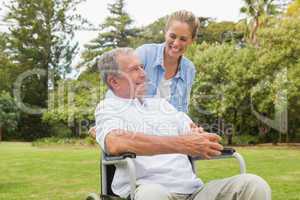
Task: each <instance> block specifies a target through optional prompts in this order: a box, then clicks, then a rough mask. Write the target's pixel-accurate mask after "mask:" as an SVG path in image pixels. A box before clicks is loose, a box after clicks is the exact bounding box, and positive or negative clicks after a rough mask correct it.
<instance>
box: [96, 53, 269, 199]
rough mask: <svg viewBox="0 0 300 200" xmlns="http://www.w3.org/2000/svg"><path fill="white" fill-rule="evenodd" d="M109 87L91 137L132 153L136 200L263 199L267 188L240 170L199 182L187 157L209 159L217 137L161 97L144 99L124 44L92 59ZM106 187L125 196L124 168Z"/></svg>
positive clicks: (140, 73)
mask: <svg viewBox="0 0 300 200" xmlns="http://www.w3.org/2000/svg"><path fill="white" fill-rule="evenodd" d="M98 67H99V69H100V72H101V77H102V80H103V81H104V82H105V83H106V84H107V86H108V87H109V89H110V90H109V91H108V93H107V94H106V97H105V99H104V100H103V101H101V102H100V103H99V105H98V106H97V108H96V112H95V115H96V138H97V141H98V143H99V144H100V145H101V147H102V149H103V150H104V151H105V152H107V153H108V154H110V155H119V154H122V153H125V152H132V153H135V154H136V155H137V157H136V159H135V160H134V162H135V165H136V176H137V189H136V191H135V199H136V200H216V199H219V200H221V199H222V200H223V199H224V200H229V199H230V200H234V199H240V200H269V199H271V190H270V188H269V186H268V184H267V183H266V182H265V181H264V180H263V179H262V178H260V177H258V176H255V175H251V174H244V175H238V176H234V177H230V178H227V179H222V180H215V181H212V182H209V183H207V184H204V183H203V182H202V181H201V179H199V178H197V177H196V175H195V174H194V172H193V170H192V166H191V163H190V161H189V159H188V156H187V155H190V156H201V157H203V158H206V159H209V158H211V157H212V156H217V155H220V151H221V150H222V149H223V147H222V146H221V145H220V144H219V143H218V142H219V140H220V137H219V136H218V135H215V134H211V133H206V132H203V130H201V128H197V127H195V125H192V124H193V123H192V120H191V119H190V118H189V117H188V116H187V115H186V114H185V113H182V112H178V111H177V110H176V109H175V108H174V107H173V106H172V105H170V104H169V103H168V102H167V101H165V100H163V99H160V98H146V97H144V93H145V90H146V88H145V81H146V75H145V72H144V70H143V66H142V65H141V63H140V61H139V59H138V57H137V56H136V55H135V53H134V51H133V50H132V49H130V48H119V49H115V50H112V51H110V52H107V53H104V54H103V55H102V56H101V58H100V59H99V60H98ZM112 189H113V191H114V193H116V194H118V195H119V196H121V197H124V198H126V197H128V195H129V191H130V186H129V177H128V174H127V173H126V170H125V169H123V168H120V167H118V166H117V169H116V173H115V176H114V180H113V184H112Z"/></svg>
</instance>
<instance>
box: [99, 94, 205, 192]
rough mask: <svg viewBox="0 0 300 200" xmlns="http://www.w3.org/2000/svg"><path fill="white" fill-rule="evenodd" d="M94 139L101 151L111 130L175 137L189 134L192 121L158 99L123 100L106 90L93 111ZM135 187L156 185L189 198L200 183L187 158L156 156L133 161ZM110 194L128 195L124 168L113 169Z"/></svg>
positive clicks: (182, 156) (169, 155)
mask: <svg viewBox="0 0 300 200" xmlns="http://www.w3.org/2000/svg"><path fill="white" fill-rule="evenodd" d="M95 117H96V133H97V136H96V139H97V142H98V143H99V144H100V146H101V148H102V149H103V150H105V137H106V136H107V134H109V133H110V132H111V131H112V130H118V129H121V130H125V131H129V132H131V133H133V135H132V139H133V140H134V132H138V133H144V134H145V135H157V136H178V135H184V134H187V133H188V132H189V131H190V123H192V120H191V119H190V118H189V117H188V116H187V115H186V114H185V113H184V112H179V111H177V110H176V109H175V108H174V107H173V106H172V105H171V104H170V103H168V102H167V101H166V100H165V99H161V98H144V101H143V103H140V101H139V100H138V99H136V98H135V99H125V98H121V97H118V96H116V95H115V94H114V93H113V92H112V91H111V90H108V92H107V94H106V97H105V99H104V100H102V101H101V102H100V103H99V104H98V106H97V108H96V111H95ZM134 163H135V169H136V180H137V185H141V184H149V183H150V184H151V183H156V184H160V185H162V186H164V187H165V188H167V189H168V192H170V193H181V194H192V193H194V192H195V191H196V190H197V189H199V188H200V187H201V186H202V185H203V182H202V180H201V179H199V178H197V177H196V175H195V174H194V172H193V170H192V165H191V163H190V161H189V159H188V156H187V155H183V154H175V153H174V154H158V155H153V156H137V157H136V159H134ZM116 167H117V168H116V172H115V175H114V178H113V183H112V190H113V191H114V193H115V194H118V195H119V196H121V197H127V196H128V195H129V192H130V184H129V176H128V171H127V170H126V168H124V167H122V166H116Z"/></svg>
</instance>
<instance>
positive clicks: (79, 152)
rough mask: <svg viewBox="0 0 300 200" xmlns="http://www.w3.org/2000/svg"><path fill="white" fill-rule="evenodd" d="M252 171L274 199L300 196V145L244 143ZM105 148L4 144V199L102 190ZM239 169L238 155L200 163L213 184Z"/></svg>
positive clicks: (78, 195) (79, 195) (0, 168)
mask: <svg viewBox="0 0 300 200" xmlns="http://www.w3.org/2000/svg"><path fill="white" fill-rule="evenodd" d="M238 151H239V152H240V153H241V154H242V155H243V156H244V157H245V160H246V163H247V170H248V172H249V173H254V174H257V175H260V176H262V177H263V178H264V179H265V180H267V181H268V183H269V184H270V185H271V188H272V190H273V199H274V200H283V199H284V200H300V149H299V148H298V149H296V148H284V147H251V148H250V147H247V148H246V147H244V148H238ZM98 172H99V150H98V148H93V147H70V146H68V147H63V146H58V147H43V148H40V147H33V146H31V144H30V143H6V142H2V143H0V199H1V200H2V199H3V200H4V199H9V200H14V199H24V200H25V199H39V200H40V199H49V200H50V199H51V200H59V199H63V200H71V199H74V200H75V199H77V200H78V199H84V197H85V196H86V195H87V193H89V192H93V191H99V173H98ZM238 172H239V168H238V165H237V163H236V161H235V160H234V159H227V160H212V161H200V162H198V163H197V173H198V174H201V177H202V179H203V180H204V181H205V182H207V181H209V180H211V179H215V178H223V177H227V176H231V175H235V174H237V173H238Z"/></svg>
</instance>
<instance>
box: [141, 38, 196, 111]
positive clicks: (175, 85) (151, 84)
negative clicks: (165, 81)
mask: <svg viewBox="0 0 300 200" xmlns="http://www.w3.org/2000/svg"><path fill="white" fill-rule="evenodd" d="M164 47H165V43H162V44H144V45H142V46H140V47H138V48H137V49H136V52H137V54H138V56H139V59H140V60H141V62H142V64H143V65H144V67H145V72H146V75H147V78H148V82H147V95H148V96H150V97H153V96H155V95H156V94H157V88H158V86H159V83H160V81H161V80H162V78H163V76H164V73H165V67H164V66H163V56H164ZM195 72H196V70H195V66H194V64H193V63H192V62H191V61H190V60H189V59H187V58H185V57H184V56H182V58H181V59H180V63H179V70H178V71H177V73H176V75H175V76H174V77H173V78H172V84H171V98H170V100H169V103H171V104H172V105H173V106H174V107H175V108H176V109H177V110H178V111H182V112H185V113H187V112H188V104H189V98H190V92H191V88H192V84H193V80H194V78H195Z"/></svg>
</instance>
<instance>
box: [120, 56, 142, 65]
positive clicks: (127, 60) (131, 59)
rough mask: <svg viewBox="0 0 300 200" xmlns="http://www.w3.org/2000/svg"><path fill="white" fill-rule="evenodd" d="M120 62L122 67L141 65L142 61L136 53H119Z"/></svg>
mask: <svg viewBox="0 0 300 200" xmlns="http://www.w3.org/2000/svg"><path fill="white" fill-rule="evenodd" d="M117 59H118V63H119V65H120V66H121V67H122V68H128V67H130V66H135V65H140V64H141V62H140V61H139V58H138V56H137V55H136V54H134V53H130V54H119V55H118V57H117Z"/></svg>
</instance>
